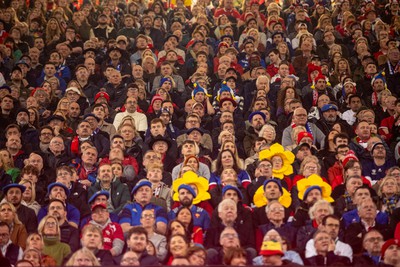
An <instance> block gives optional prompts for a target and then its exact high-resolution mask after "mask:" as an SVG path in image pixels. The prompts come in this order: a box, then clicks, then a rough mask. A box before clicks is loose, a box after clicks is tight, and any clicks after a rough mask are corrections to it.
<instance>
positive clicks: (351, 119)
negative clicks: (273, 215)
mask: <svg viewBox="0 0 400 267" xmlns="http://www.w3.org/2000/svg"><path fill="white" fill-rule="evenodd" d="M355 114H356V113H355V112H354V111H352V110H351V109H349V110H346V111H345V112H343V114H342V119H343V120H345V121H347V123H348V124H350V125H353V124H354V123H355V122H356V117H355Z"/></svg>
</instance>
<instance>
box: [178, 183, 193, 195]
mask: <svg viewBox="0 0 400 267" xmlns="http://www.w3.org/2000/svg"><path fill="white" fill-rule="evenodd" d="M181 189H186V190H187V191H189V192H190V194H192V195H193V198H195V197H196V196H197V194H196V192H194V190H193V188H192V187H191V186H190V185H187V184H181V185H180V186H179V187H178V192H179V190H181Z"/></svg>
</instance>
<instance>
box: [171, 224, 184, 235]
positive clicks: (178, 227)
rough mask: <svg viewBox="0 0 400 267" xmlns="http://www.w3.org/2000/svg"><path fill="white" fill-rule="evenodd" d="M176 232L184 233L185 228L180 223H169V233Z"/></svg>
mask: <svg viewBox="0 0 400 267" xmlns="http://www.w3.org/2000/svg"><path fill="white" fill-rule="evenodd" d="M176 234H180V235H184V234H185V228H183V226H182V225H181V224H180V223H178V222H173V223H172V224H171V235H176Z"/></svg>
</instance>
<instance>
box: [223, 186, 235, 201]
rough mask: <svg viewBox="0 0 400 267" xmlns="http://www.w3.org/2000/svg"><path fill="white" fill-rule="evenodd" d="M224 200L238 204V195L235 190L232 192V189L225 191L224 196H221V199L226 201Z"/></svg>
mask: <svg viewBox="0 0 400 267" xmlns="http://www.w3.org/2000/svg"><path fill="white" fill-rule="evenodd" d="M226 198H230V199H232V200H233V201H235V203H238V202H239V195H238V193H237V192H236V191H235V190H233V189H230V190H227V191H226V192H225V194H224V195H223V196H222V199H226Z"/></svg>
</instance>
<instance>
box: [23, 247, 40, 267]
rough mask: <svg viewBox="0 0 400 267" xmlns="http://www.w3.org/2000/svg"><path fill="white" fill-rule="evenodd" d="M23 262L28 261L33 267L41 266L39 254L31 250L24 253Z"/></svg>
mask: <svg viewBox="0 0 400 267" xmlns="http://www.w3.org/2000/svg"><path fill="white" fill-rule="evenodd" d="M24 260H27V261H30V262H31V263H32V264H33V266H35V267H36V266H40V265H41V264H40V256H39V254H38V253H37V252H36V251H33V250H30V251H27V252H25V253H24Z"/></svg>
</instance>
